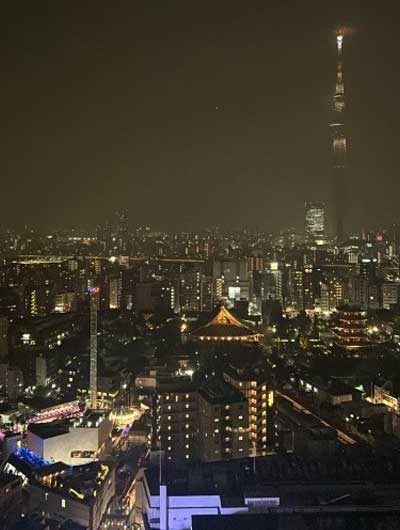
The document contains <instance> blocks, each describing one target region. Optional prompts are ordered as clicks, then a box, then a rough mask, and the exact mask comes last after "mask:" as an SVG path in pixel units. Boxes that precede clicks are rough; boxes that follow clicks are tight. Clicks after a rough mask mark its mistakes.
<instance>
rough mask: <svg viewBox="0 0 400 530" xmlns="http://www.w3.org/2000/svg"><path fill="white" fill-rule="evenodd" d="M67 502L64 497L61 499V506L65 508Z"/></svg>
mask: <svg viewBox="0 0 400 530" xmlns="http://www.w3.org/2000/svg"><path fill="white" fill-rule="evenodd" d="M66 505H67V503H66V502H65V499H61V508H65V507H66Z"/></svg>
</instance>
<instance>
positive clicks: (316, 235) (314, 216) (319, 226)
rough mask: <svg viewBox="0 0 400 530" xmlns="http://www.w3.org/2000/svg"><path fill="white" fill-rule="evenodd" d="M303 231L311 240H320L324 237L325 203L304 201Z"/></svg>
mask: <svg viewBox="0 0 400 530" xmlns="http://www.w3.org/2000/svg"><path fill="white" fill-rule="evenodd" d="M304 228H305V233H306V237H307V239H309V240H312V241H317V242H318V241H322V240H323V239H324V238H325V204H324V203H322V202H306V204H305V226H304Z"/></svg>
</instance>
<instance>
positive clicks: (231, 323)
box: [191, 306, 257, 341]
mask: <svg viewBox="0 0 400 530" xmlns="http://www.w3.org/2000/svg"><path fill="white" fill-rule="evenodd" d="M191 336H192V337H193V338H198V339H200V340H243V341H246V340H255V338H256V337H257V333H256V332H255V331H253V330H252V329H250V328H248V327H247V326H245V325H244V324H243V323H242V322H240V321H239V320H238V319H237V318H236V317H234V316H233V315H232V313H231V312H230V311H228V309H226V307H224V306H221V308H220V309H219V311H218V313H217V314H216V315H215V316H214V317H213V318H212V319H211V320H210V321H209V322H208V323H207V324H205V325H204V326H201V327H200V328H197V329H196V330H194V331H193V332H192V333H191Z"/></svg>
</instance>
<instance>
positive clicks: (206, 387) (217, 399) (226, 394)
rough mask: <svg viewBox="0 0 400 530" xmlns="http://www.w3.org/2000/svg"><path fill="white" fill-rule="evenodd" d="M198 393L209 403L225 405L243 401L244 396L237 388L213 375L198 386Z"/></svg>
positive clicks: (244, 399)
mask: <svg viewBox="0 0 400 530" xmlns="http://www.w3.org/2000/svg"><path fill="white" fill-rule="evenodd" d="M199 394H200V395H201V396H202V397H203V398H204V399H205V400H206V401H208V402H209V403H212V404H214V405H225V404H228V403H241V402H245V401H246V398H245V397H244V396H243V394H242V393H241V392H239V390H237V389H236V388H234V387H233V386H232V385H230V384H229V383H227V382H226V381H224V380H223V379H219V378H217V377H213V378H210V379H208V380H207V382H206V383H204V384H203V385H202V386H201V387H200V388H199Z"/></svg>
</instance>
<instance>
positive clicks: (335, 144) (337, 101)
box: [330, 30, 347, 241]
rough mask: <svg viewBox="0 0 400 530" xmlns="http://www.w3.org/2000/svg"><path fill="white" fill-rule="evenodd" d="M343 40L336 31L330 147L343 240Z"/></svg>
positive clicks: (338, 234) (337, 222)
mask: <svg viewBox="0 0 400 530" xmlns="http://www.w3.org/2000/svg"><path fill="white" fill-rule="evenodd" d="M343 40H344V34H343V31H342V30H338V31H337V33H336V45H337V72H336V88H335V94H334V96H333V119H332V123H331V125H330V126H331V130H332V149H333V178H334V188H335V225H336V226H335V229H336V237H337V240H338V241H342V240H343V235H344V216H345V204H346V200H345V180H346V168H347V140H346V133H345V128H344V116H345V111H346V102H345V92H344V77H343Z"/></svg>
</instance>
